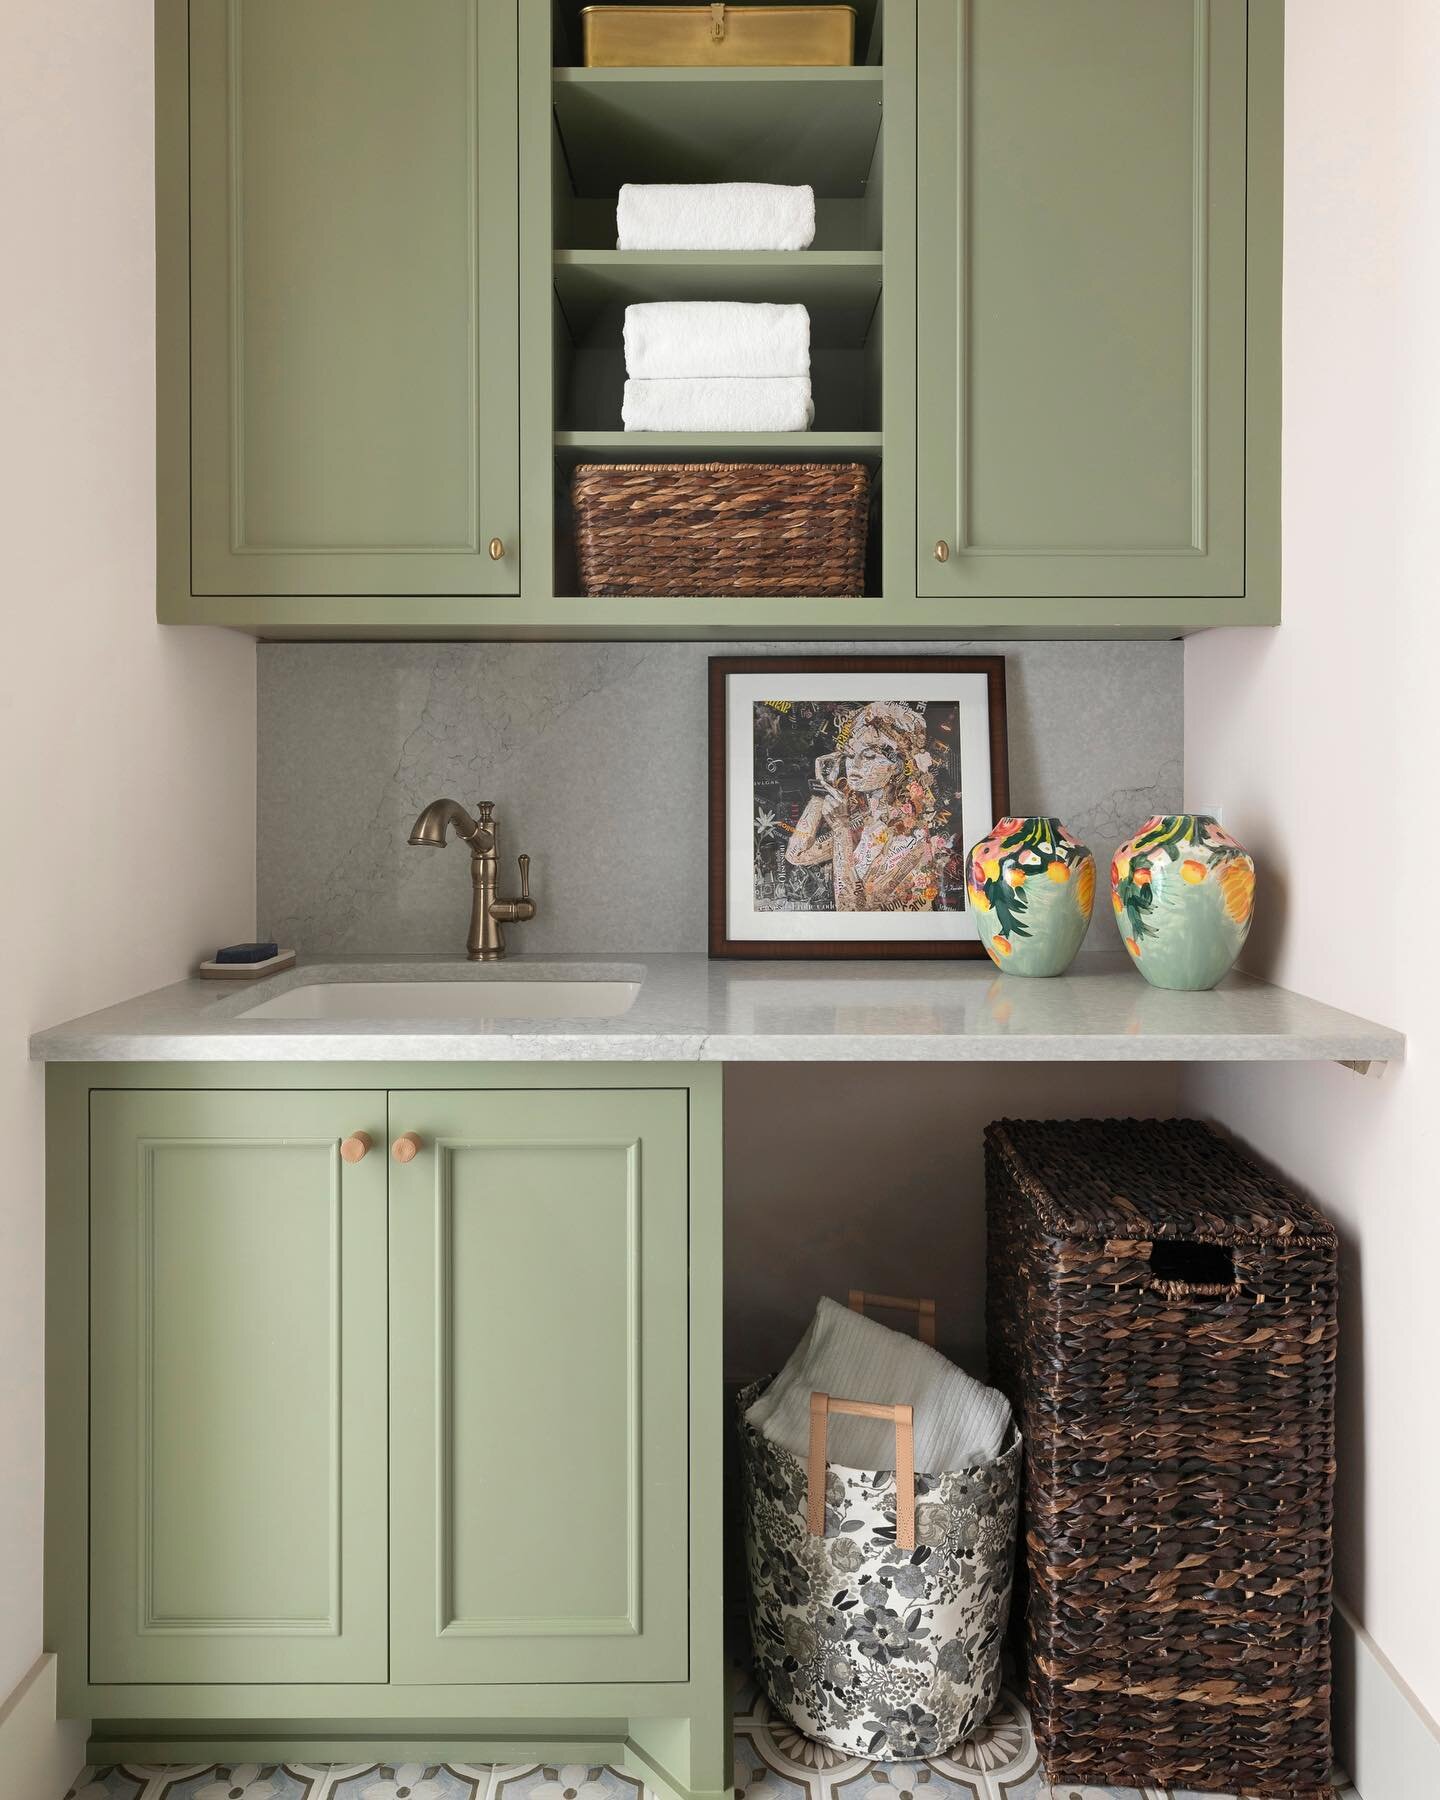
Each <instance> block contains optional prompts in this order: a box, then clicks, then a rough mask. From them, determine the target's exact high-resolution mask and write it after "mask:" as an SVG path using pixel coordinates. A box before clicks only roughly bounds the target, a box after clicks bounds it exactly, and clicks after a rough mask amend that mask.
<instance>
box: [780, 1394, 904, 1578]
mask: <svg viewBox="0 0 1440 1800" xmlns="http://www.w3.org/2000/svg"><path fill="white" fill-rule="evenodd" d="M832 1412H837V1413H852V1414H853V1415H854V1416H855V1417H856V1418H858V1419H890V1420H892V1421H893V1422H894V1425H895V1548H896V1549H897V1550H913V1549H914V1548H915V1408H914V1407H913V1406H876V1405H874V1404H872V1403H871V1402H870V1401H869V1400H836V1399H834V1398H832V1396H831V1395H829V1394H818V1393H817V1394H812V1395H811V1396H810V1463H809V1469H808V1473H807V1478H806V1489H805V1523H806V1525H807V1526H808V1527H809V1529H810V1535H811V1536H812V1537H824V1535H825V1466H826V1463H827V1461H828V1457H827V1454H826V1440H827V1438H828V1436H829V1431H830V1415H831V1413H832Z"/></svg>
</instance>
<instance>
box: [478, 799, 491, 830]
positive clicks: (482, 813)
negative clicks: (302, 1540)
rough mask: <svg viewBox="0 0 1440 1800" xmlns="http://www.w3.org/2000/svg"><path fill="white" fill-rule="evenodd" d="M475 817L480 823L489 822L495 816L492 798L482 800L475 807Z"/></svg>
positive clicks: (485, 823) (486, 823)
mask: <svg viewBox="0 0 1440 1800" xmlns="http://www.w3.org/2000/svg"><path fill="white" fill-rule="evenodd" d="M475 817H476V818H477V819H478V820H479V822H480V823H481V824H482V825H488V824H490V822H491V821H492V820H493V819H494V817H495V802H494V801H493V800H482V801H481V802H480V804H479V805H478V806H477V807H476V808H475Z"/></svg>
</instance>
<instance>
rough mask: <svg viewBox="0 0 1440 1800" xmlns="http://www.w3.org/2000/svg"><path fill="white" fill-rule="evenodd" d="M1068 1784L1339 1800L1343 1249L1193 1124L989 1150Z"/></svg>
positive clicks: (992, 1336)
mask: <svg viewBox="0 0 1440 1800" xmlns="http://www.w3.org/2000/svg"><path fill="white" fill-rule="evenodd" d="M985 1155H986V1188H987V1199H988V1223H989V1232H988V1297H987V1303H986V1312H987V1325H988V1331H989V1344H990V1374H991V1379H992V1380H993V1381H994V1382H995V1383H996V1384H997V1386H999V1387H1000V1388H1001V1389H1002V1390H1003V1391H1004V1392H1005V1393H1006V1394H1007V1395H1008V1396H1009V1398H1010V1400H1011V1402H1012V1403H1013V1405H1014V1407H1015V1411H1016V1415H1017V1419H1018V1422H1019V1425H1020V1429H1021V1431H1022V1432H1023V1434H1024V1437H1025V1442H1026V1456H1025V1463H1026V1466H1025V1477H1024V1485H1023V1490H1022V1493H1023V1500H1022V1506H1023V1515H1022V1524H1021V1535H1022V1541H1023V1544H1024V1554H1023V1555H1022V1558H1021V1562H1022V1568H1021V1570H1020V1586H1019V1587H1017V1590H1016V1593H1017V1599H1016V1611H1017V1612H1020V1611H1021V1610H1022V1608H1023V1627H1022V1630H1023V1642H1022V1646H1021V1650H1022V1657H1023V1661H1024V1663H1025V1673H1026V1679H1027V1682H1028V1686H1029V1694H1030V1704H1031V1709H1032V1712H1033V1714H1034V1719H1035V1733H1036V1738H1037V1741H1038V1743H1039V1747H1040V1752H1041V1755H1042V1756H1043V1757H1044V1759H1045V1765H1046V1770H1047V1773H1048V1775H1049V1777H1050V1780H1051V1781H1052V1782H1057V1781H1060V1782H1064V1781H1075V1782H1080V1783H1086V1784H1093V1785H1097V1786H1105V1785H1110V1784H1118V1785H1124V1786H1134V1787H1144V1786H1146V1785H1153V1786H1156V1787H1163V1788H1166V1789H1169V1788H1172V1787H1175V1788H1198V1789H1204V1790H1209V1791H1219V1792H1224V1793H1228V1794H1245V1795H1254V1796H1284V1797H1285V1800H1299V1797H1301V1796H1303V1797H1304V1800H1322V1797H1323V1796H1326V1795H1328V1794H1329V1792H1330V1787H1329V1782H1330V1772H1331V1754H1330V1563H1331V1508H1332V1492H1333V1483H1334V1468H1335V1463H1334V1431H1335V1340H1336V1317H1335V1305H1336V1239H1335V1232H1334V1230H1333V1228H1332V1227H1331V1226H1330V1225H1329V1224H1328V1223H1327V1222H1326V1221H1325V1220H1324V1219H1323V1218H1322V1217H1321V1215H1320V1214H1319V1213H1318V1212H1317V1211H1316V1210H1315V1209H1314V1207H1312V1206H1311V1205H1310V1204H1309V1203H1308V1202H1307V1201H1305V1200H1303V1199H1302V1198H1301V1197H1300V1196H1299V1195H1297V1194H1295V1193H1292V1192H1291V1191H1290V1190H1288V1189H1287V1188H1285V1187H1284V1186H1283V1185H1282V1184H1281V1183H1279V1182H1277V1181H1275V1180H1274V1179H1273V1178H1271V1177H1270V1176H1269V1175H1267V1174H1266V1173H1265V1172H1264V1171H1263V1170H1262V1169H1260V1168H1259V1167H1257V1166H1256V1164H1254V1163H1253V1162H1252V1161H1251V1160H1250V1159H1249V1158H1248V1157H1246V1156H1245V1155H1243V1154H1242V1153H1241V1152H1240V1151H1239V1150H1238V1149H1237V1148H1236V1147H1235V1146H1234V1145H1232V1144H1230V1143H1229V1142H1227V1141H1226V1140H1224V1139H1222V1138H1221V1137H1219V1136H1217V1135H1216V1134H1215V1133H1214V1132H1212V1131H1211V1130H1209V1129H1208V1128H1207V1127H1206V1126H1204V1125H1200V1124H1197V1123H1195V1122H1193V1121H1190V1120H1173V1121H1159V1120H1078V1121H1059V1122H1023V1123H1022V1122H1016V1121H1012V1120H1006V1121H1003V1122H1001V1123H999V1124H996V1125H992V1126H990V1127H989V1129H988V1131H987V1132H986V1145H985Z"/></svg>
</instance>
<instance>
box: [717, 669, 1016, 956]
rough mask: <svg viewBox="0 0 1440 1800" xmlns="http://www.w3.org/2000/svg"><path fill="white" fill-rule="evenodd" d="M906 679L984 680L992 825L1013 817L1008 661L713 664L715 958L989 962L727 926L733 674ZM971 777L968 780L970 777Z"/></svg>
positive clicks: (948, 944) (931, 950)
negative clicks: (738, 931) (746, 932)
mask: <svg viewBox="0 0 1440 1800" xmlns="http://www.w3.org/2000/svg"><path fill="white" fill-rule="evenodd" d="M830 672H833V673H835V674H837V675H872V674H873V675H890V676H895V675H904V674H910V673H913V674H914V675H916V676H917V677H918V678H919V679H918V680H917V682H916V684H915V685H916V686H917V687H921V688H923V686H924V676H925V675H926V674H937V675H983V676H984V677H985V691H986V698H987V701H988V705H989V712H990V718H989V735H990V790H991V792H990V805H991V818H992V822H993V820H994V819H1000V818H1003V817H1005V816H1006V814H1008V812H1009V810H1010V767H1009V736H1008V732H1007V726H1006V716H1005V658H1004V657H1003V656H712V657H711V658H710V954H711V956H712V957H726V956H730V957H744V958H761V957H773V958H787V959H790V960H796V959H804V960H807V961H808V960H811V959H819V958H831V957H852V958H865V959H867V960H868V959H872V958H873V959H879V958H885V959H887V960H888V959H904V960H914V959H932V958H938V957H946V958H953V957H964V958H973V957H980V958H983V957H984V955H985V950H984V946H983V945H982V944H981V943H980V941H979V940H978V939H958V940H957V939H953V938H944V939H941V938H931V939H925V938H917V939H916V940H915V941H914V942H892V941H884V942H876V941H874V940H869V939H845V940H836V939H826V940H823V941H804V940H799V941H795V942H785V941H781V940H775V939H764V940H757V939H752V938H732V937H730V936H729V932H728V924H727V919H726V897H725V890H726V880H725V874H726V871H725V850H726V763H727V742H726V737H727V731H728V718H727V682H728V678H729V677H730V676H731V675H815V674H825V673H830ZM962 778H963V777H962Z"/></svg>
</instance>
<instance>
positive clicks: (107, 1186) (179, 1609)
mask: <svg viewBox="0 0 1440 1800" xmlns="http://www.w3.org/2000/svg"><path fill="white" fill-rule="evenodd" d="M90 1124H91V1144H90V1680H91V1681H92V1682H93V1683H97V1684H99V1683H110V1682H114V1683H124V1682H144V1683H151V1682H156V1683H158V1682H260V1681H265V1682H277V1681H279V1682H319V1681H325V1682H361V1681H364V1682H373V1681H384V1680H385V1679H386V1674H387V1668H388V1659H389V1646H388V1618H387V1593H386V1581H385V1567H386V1536H387V1520H386V1488H385V1483H386V1443H385V1408H384V1405H383V1395H384V1391H385V1379H386V1368H385V1335H386V1324H385V1322H386V1269H385V1256H386V1241H385V1240H386V1221H385V1198H386V1181H385V1175H386V1170H385V1159H384V1157H383V1155H381V1154H376V1153H372V1154H371V1155H369V1156H367V1157H366V1158H365V1159H364V1160H363V1161H362V1162H360V1163H357V1164H353V1165H351V1164H347V1163H345V1162H344V1161H342V1159H341V1156H340V1143H341V1140H342V1139H343V1138H344V1137H346V1136H347V1135H348V1134H350V1133H352V1132H357V1131H366V1130H368V1131H369V1132H370V1134H371V1135H372V1136H373V1138H374V1139H375V1141H376V1143H377V1145H378V1144H379V1143H381V1142H382V1141H383V1135H384V1130H385V1096H384V1094H383V1093H328V1092H327V1093H297V1094H284V1093H253V1094H242V1093H161V1092H134V1093H119V1092H108V1093H96V1094H95V1095H93V1097H92V1100H91V1112H90ZM77 1548H78V1547H77Z"/></svg>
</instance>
